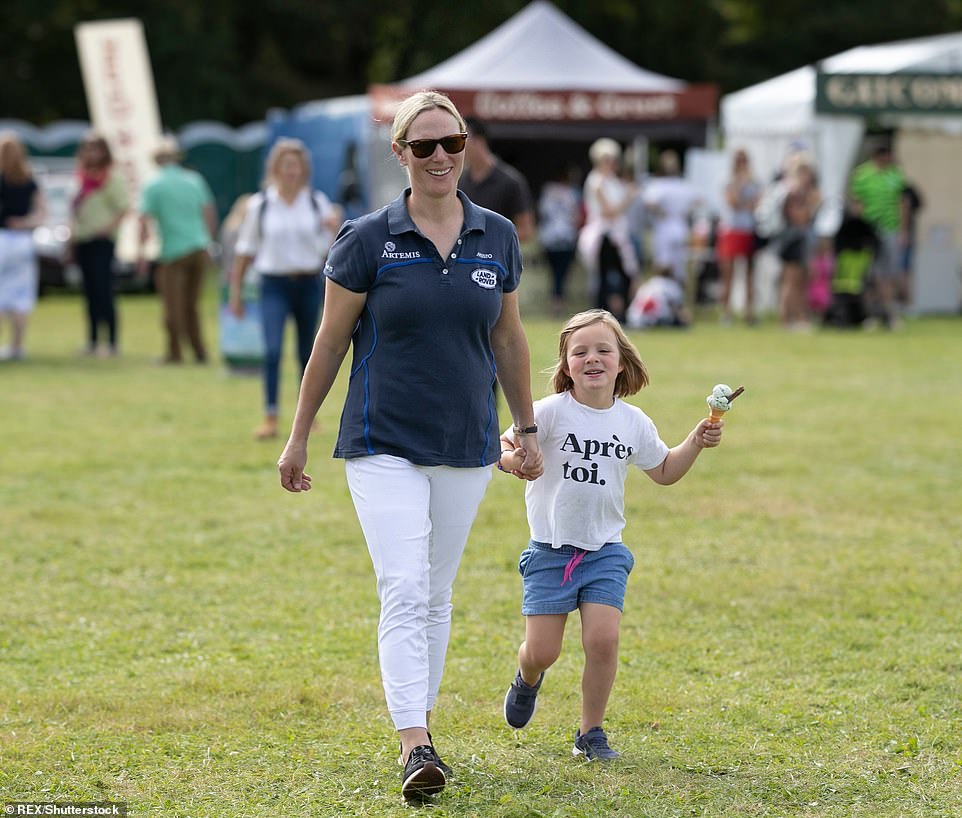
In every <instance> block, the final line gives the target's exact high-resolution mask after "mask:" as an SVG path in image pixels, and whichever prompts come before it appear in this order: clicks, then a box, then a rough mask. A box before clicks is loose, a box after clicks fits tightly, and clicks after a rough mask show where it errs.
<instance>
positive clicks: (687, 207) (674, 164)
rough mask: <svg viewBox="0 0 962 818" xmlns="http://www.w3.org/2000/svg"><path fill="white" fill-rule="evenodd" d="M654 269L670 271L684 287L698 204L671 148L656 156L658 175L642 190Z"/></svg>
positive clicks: (698, 201) (695, 194)
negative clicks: (691, 223)
mask: <svg viewBox="0 0 962 818" xmlns="http://www.w3.org/2000/svg"><path fill="white" fill-rule="evenodd" d="M644 198H645V206H646V208H647V209H648V212H649V213H650V214H651V216H652V218H653V219H654V222H653V224H652V228H651V244H652V255H653V256H654V261H655V268H656V269H658V270H663V269H665V268H667V269H669V270H671V274H672V275H673V276H674V277H675V280H676V281H677V282H678V283H679V284H681V285H682V287H685V286H686V285H687V281H688V239H689V237H688V234H689V221H690V219H691V216H692V213H693V212H694V211H695V209H696V208H698V207H699V206H700V205H701V200H700V199H699V197H698V193H697V191H696V190H695V188H694V187H692V186H691V184H689V183H688V181H686V180H685V178H684V177H683V176H682V175H681V160H680V159H679V158H678V154H677V153H675V151H672V150H666V151H662V153H661V155H660V156H659V157H658V175H657V176H656V177H655V178H654V179H652V180H651V181H650V182H649V183H648V186H647V187H646V189H645V196H644Z"/></svg>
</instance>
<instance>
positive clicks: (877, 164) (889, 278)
mask: <svg viewBox="0 0 962 818" xmlns="http://www.w3.org/2000/svg"><path fill="white" fill-rule="evenodd" d="M904 189H905V176H903V175H902V171H901V170H899V168H898V166H897V165H896V164H895V162H894V160H893V158H892V147H891V145H889V144H888V143H887V142H882V143H879V144H877V145H876V146H875V148H874V150H873V151H872V155H871V157H870V158H869V159H868V160H867V161H866V162H863V163H862V164H861V165H859V166H858V167H857V168H855V170H854V171H853V173H852V182H851V185H850V193H851V195H852V197H853V198H855V199H858V200H859V201H860V202H862V204H863V206H864V213H863V218H864V219H865V220H866V221H867V222H868V223H869V224H871V225H872V227H874V228H875V231H876V233H877V234H878V239H879V248H878V254H877V255H876V259H875V265H874V268H873V275H872V278H873V282H874V285H875V286H874V289H875V294H876V297H877V301H878V311H879V317H880V318H881V320H882V321H883V322H884V324H885V325H886V326H888V327H892V326H893V325H894V323H895V321H896V317H895V315H894V309H895V305H896V295H897V293H898V290H899V277H900V276H901V275H902V264H901V258H902V253H903V251H904V248H905V245H906V243H907V242H908V213H907V208H906V205H905V202H904V197H903V196H902V191H903V190H904Z"/></svg>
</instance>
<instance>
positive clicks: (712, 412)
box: [708, 406, 728, 423]
mask: <svg viewBox="0 0 962 818" xmlns="http://www.w3.org/2000/svg"><path fill="white" fill-rule="evenodd" d="M727 411H728V410H727V409H716V408H715V407H714V406H709V407H708V419H709V420H710V421H711V422H712V423H717V422H718V421H720V420H721V419H722V417H724V415H725V412H727Z"/></svg>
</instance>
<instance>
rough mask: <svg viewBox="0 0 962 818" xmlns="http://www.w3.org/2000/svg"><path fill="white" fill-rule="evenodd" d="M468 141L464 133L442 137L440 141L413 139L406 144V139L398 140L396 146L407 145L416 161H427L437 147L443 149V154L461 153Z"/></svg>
mask: <svg viewBox="0 0 962 818" xmlns="http://www.w3.org/2000/svg"><path fill="white" fill-rule="evenodd" d="M467 141H468V135H467V134H466V133H453V134H451V135H450V136H442V137H441V138H440V139H413V140H411V141H410V142H408V141H407V140H406V139H399V140H398V141H397V143H398V145H400V146H401V147H404V146H405V145H407V146H408V147H409V148H410V149H411V153H413V154H414V155H415V156H416V157H417V158H418V159H427V158H428V157H429V156H431V155H432V154H433V153H434V151H435V150H436V149H437V147H438V145H440V146H441V147H442V148H444V152H445V153H451V154H454V153H461V151H463V150H464V144H465V143H466V142H467Z"/></svg>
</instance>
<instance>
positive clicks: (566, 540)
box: [498, 310, 724, 761]
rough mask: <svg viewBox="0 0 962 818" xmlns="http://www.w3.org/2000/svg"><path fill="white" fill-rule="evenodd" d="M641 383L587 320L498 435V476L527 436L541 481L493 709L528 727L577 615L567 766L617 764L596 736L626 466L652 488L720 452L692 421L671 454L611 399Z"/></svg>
mask: <svg viewBox="0 0 962 818" xmlns="http://www.w3.org/2000/svg"><path fill="white" fill-rule="evenodd" d="M647 383H648V373H647V371H646V370H645V366H644V364H643V363H642V361H641V357H640V356H639V354H638V350H637V349H636V348H635V346H634V345H633V344H632V343H631V341H630V340H629V339H628V337H627V336H626V335H625V333H624V331H623V330H622V328H621V326H620V325H619V323H618V321H617V320H615V318H614V316H613V315H612V314H611V313H609V312H607V311H605V310H588V311H587V312H582V313H579V314H577V315H575V316H574V317H572V318H571V319H570V320H569V321H568V323H567V324H566V325H565V327H564V329H563V330H562V331H561V340H560V344H559V357H558V361H557V363H556V364H555V367H554V374H553V378H552V385H553V388H554V390H555V392H556V394H554V395H551V396H549V397H546V398H543V399H541V400H540V401H537V402H535V404H534V409H535V420H536V425H535V427H533V428H530V427H529V428H526V429H517V428H515V429H511V430H508V431H506V432H505V433H504V434H503V435H502V436H501V448H502V453H501V459H500V460H499V462H498V468H499V469H501V470H502V471H507V472H511V473H513V474H514V475H515V476H517V477H521V476H522V475H521V472H520V471H519V469H520V468H521V464H522V463H523V462H524V449H522V448H520V445H519V437H520V436H521V435H522V434H536V435H537V436H538V442H539V444H540V447H541V451H542V453H543V456H544V475H543V476H542V477H541V479H539V480H537V481H534V482H529V483H528V484H527V487H526V489H525V503H526V505H527V512H528V524H529V526H530V529H531V542H530V544H529V546H528V547H527V548H526V549H525V551H524V552H523V553H522V555H521V560H520V563H519V570H520V572H521V575H522V577H523V598H522V606H521V612H522V613H523V614H524V616H525V640H524V642H522V643H521V647H520V648H519V650H518V667H519V669H518V672H517V674H516V675H515V678H514V681H513V682H512V683H511V687H510V688H509V689H508V693H507V695H506V697H505V700H504V717H505V720H506V721H507V722H508V724H509V725H510V726H511V727H514V728H521V727H524V726H525V725H527V724H528V722H529V721H531V717H532V716H533V715H534V712H535V707H536V704H537V695H538V691H539V689H540V688H541V684H542V681H543V679H544V672H545V670H547V669H548V668H549V667H551V665H552V664H554V662H555V660H557V658H558V656H559V655H560V653H561V645H562V640H563V637H564V629H565V623H566V621H567V618H568V614H569V613H571V612H572V611H574V610H575V609H576V608H577V609H578V610H579V611H580V613H581V626H582V645H583V647H584V652H585V668H584V674H583V676H582V696H583V701H582V714H581V724H580V726H579V729H578V731H577V732H576V733H575V741H574V749H573V750H572V753H573V754H574V755H576V756H584V757H585V758H586V759H587V760H588V761H593V760H595V759H599V760H606V759H610V758H616V757H617V756H618V753H617V752H616V751H614V750H612V749H611V747H610V746H609V745H608V737H607V735H606V734H605V731H604V729H603V726H602V725H603V722H604V716H605V710H606V708H607V705H608V696H609V694H610V693H611V688H612V685H613V684H614V680H615V671H616V669H617V666H618V627H619V624H620V621H621V612H622V608H623V606H624V597H625V588H626V585H627V581H628V574H629V572H630V571H631V569H632V566H633V565H634V558H633V557H632V555H631V552H630V551H629V550H628V549H627V548H626V547H625V546H624V545H623V544H622V542H621V532H622V529H623V528H624V526H625V517H624V500H625V478H626V477H627V476H628V467H629V466H632V465H633V466H637V467H638V468H640V469H643V470H644V471H645V473H646V474H647V475H648V476H649V477H650V478H651V479H652V480H654V481H655V482H656V483H659V484H661V485H670V484H672V483H675V482H677V481H678V480H679V479H681V478H682V477H683V476H684V475H685V473H686V472H687V471H688V470H689V469H690V468H691V466H692V464H693V463H694V462H695V458H696V457H698V455H699V454H700V453H701V451H702V449H707V448H711V447H714V446H717V445H718V444H719V443H720V442H721V434H722V427H723V425H724V423H723V422H717V423H712V422H710V421H708V420H707V419H704V420H700V421H699V422H698V424H697V425H696V426H695V428H694V429H693V430H692V431H691V432H690V433H689V434H688V436H687V437H686V438H685V440H684V441H683V442H682V443H680V444H679V445H677V446H675V447H674V448H673V449H669V448H668V446H666V445H665V443H664V442H663V441H662V440H661V438H660V437H659V436H658V430H657V429H656V428H655V424H654V423H652V421H651V420H650V419H649V418H648V416H647V415H645V413H644V412H642V411H641V410H640V409H638V408H637V407H635V406H632V405H630V404H628V403H626V402H625V401H623V400H621V399H622V398H623V397H626V396H628V395H633V394H635V393H636V392H638V391H639V390H640V389H641V388H642V387H644V386H646V385H647Z"/></svg>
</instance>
